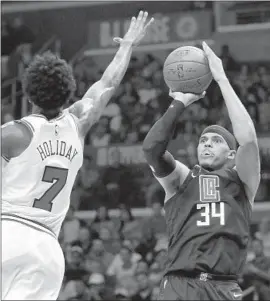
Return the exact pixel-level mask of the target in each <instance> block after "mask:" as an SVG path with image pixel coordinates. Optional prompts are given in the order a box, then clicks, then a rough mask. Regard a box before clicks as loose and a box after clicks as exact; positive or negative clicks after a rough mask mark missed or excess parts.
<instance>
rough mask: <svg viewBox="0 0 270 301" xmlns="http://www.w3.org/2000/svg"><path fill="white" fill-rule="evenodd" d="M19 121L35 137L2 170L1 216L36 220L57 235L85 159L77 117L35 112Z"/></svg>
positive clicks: (67, 114) (65, 114) (66, 114)
mask: <svg viewBox="0 0 270 301" xmlns="http://www.w3.org/2000/svg"><path fill="white" fill-rule="evenodd" d="M16 122H19V123H23V124H24V125H26V126H27V127H28V128H29V130H31V131H32V133H33V136H32V140H31V142H30V145H29V146H28V147H27V149H26V150H25V151H24V152H23V153H22V154H21V155H19V156H18V157H14V158H11V159H10V161H9V163H8V164H7V166H6V167H5V169H4V170H3V174H2V217H5V218H7V217H8V218H9V219H17V220H18V218H19V219H23V221H24V222H26V223H27V221H29V222H30V221H31V222H35V223H37V224H40V225H43V226H44V227H46V228H48V229H50V230H51V231H52V232H53V233H54V234H55V235H56V236H58V235H59V232H60V228H61V225H62V222H63V220H64V218H65V215H66V213H67V211H68V208H69V205H70V194H71V191H72V187H73V185H74V181H75V178H76V175H77V173H78V170H79V169H80V167H81V166H82V162H83V140H82V138H80V137H79V132H78V128H77V124H76V121H75V117H74V116H73V115H72V114H70V113H68V112H67V111H64V112H63V114H62V115H61V116H59V117H58V118H55V119H52V120H47V119H46V117H44V116H42V115H36V114H33V115H30V116H27V117H25V118H22V119H21V120H19V121H16ZM11 235H12V234H11Z"/></svg>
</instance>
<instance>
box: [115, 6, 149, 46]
mask: <svg viewBox="0 0 270 301" xmlns="http://www.w3.org/2000/svg"><path fill="white" fill-rule="evenodd" d="M147 16H148V12H143V11H140V13H139V15H138V17H137V18H136V17H132V19H131V23H130V26H129V29H128V31H127V33H126V34H125V36H124V38H123V39H121V38H119V37H117V38H114V39H113V40H114V42H116V43H118V44H121V43H123V42H126V43H131V44H132V45H134V46H136V45H138V44H139V43H140V41H141V40H142V39H143V38H144V36H145V34H146V32H147V30H148V28H149V26H150V25H151V24H152V23H153V22H154V18H151V20H150V21H149V22H148V23H147V24H146V25H145V22H146V19H147Z"/></svg>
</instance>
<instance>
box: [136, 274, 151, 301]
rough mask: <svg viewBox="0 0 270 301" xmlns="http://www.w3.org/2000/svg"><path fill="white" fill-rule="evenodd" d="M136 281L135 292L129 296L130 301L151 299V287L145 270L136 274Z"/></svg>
mask: <svg viewBox="0 0 270 301" xmlns="http://www.w3.org/2000/svg"><path fill="white" fill-rule="evenodd" d="M136 281H137V284H138V290H137V292H136V294H135V295H133V296H132V297H131V301H142V300H151V296H152V287H151V285H150V282H149V278H148V274H147V273H145V272H140V273H138V274H136Z"/></svg>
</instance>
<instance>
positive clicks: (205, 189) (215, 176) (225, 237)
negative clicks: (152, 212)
mask: <svg viewBox="0 0 270 301" xmlns="http://www.w3.org/2000/svg"><path fill="white" fill-rule="evenodd" d="M164 209H165V219H166V224H167V232H168V237H169V246H168V260H167V267H166V273H168V272H172V271H181V270H182V271H187V272H193V271H196V272H206V273H212V274H219V275H237V274H239V273H240V272H241V270H242V268H243V266H244V264H245V261H246V256H247V246H248V240H249V223H250V219H251V211H252V207H251V204H250V202H249V200H248V199H247V197H246V194H245V190H244V187H243V184H242V182H241V181H240V179H239V177H238V174H237V171H236V170H235V169H224V170H223V169H221V170H217V171H211V172H210V171H207V170H205V169H203V168H202V167H200V166H198V165H196V166H195V167H194V168H193V169H192V170H191V171H190V172H189V174H188V176H187V178H186V180H185V181H184V183H183V185H182V186H181V187H180V189H179V191H178V192H177V193H176V194H175V195H174V196H173V197H171V199H169V200H168V201H167V202H166V203H165V205H164Z"/></svg>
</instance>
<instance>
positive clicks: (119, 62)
mask: <svg viewBox="0 0 270 301" xmlns="http://www.w3.org/2000/svg"><path fill="white" fill-rule="evenodd" d="M131 54H132V43H130V42H125V41H123V42H122V44H121V46H120V47H119V49H118V51H117V53H116V55H115V57H114V58H113V60H112V61H111V63H110V64H109V66H108V67H107V68H106V70H105V71H104V73H103V75H102V78H101V79H100V81H101V82H102V86H103V87H104V88H105V89H106V88H117V87H118V86H119V84H120V82H121V81H122V79H123V77H124V75H125V73H126V71H127V68H128V65H129V62H130V58H131ZM84 98H92V95H91V88H90V89H89V90H88V91H87V92H86V93H85V95H84Z"/></svg>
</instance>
